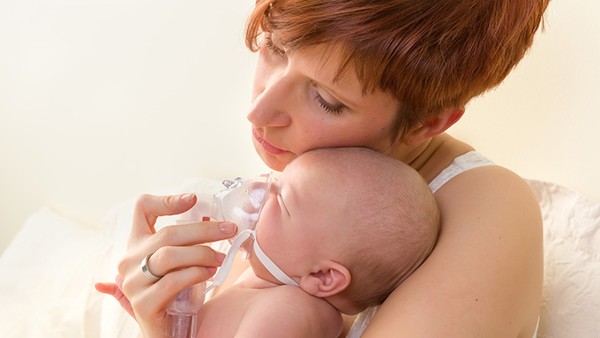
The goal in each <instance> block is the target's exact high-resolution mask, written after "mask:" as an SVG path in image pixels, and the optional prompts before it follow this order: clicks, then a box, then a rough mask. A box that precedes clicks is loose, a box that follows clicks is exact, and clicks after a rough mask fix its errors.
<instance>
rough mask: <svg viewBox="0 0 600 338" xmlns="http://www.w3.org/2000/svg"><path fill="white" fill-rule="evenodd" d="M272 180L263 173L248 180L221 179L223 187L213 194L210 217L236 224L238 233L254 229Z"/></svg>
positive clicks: (269, 175) (270, 176)
mask: <svg viewBox="0 0 600 338" xmlns="http://www.w3.org/2000/svg"><path fill="white" fill-rule="evenodd" d="M272 181H273V177H272V174H263V175H260V176H258V177H255V178H253V179H248V180H242V179H241V178H239V177H237V178H235V179H233V180H226V181H223V185H224V186H225V189H224V190H223V191H220V192H218V193H216V194H215V195H214V196H213V202H212V205H211V208H210V209H211V210H210V217H211V218H213V219H215V220H217V221H226V222H231V223H234V224H236V225H237V227H238V233H240V232H242V231H244V230H248V229H250V230H254V228H255V227H256V222H258V219H259V217H260V212H261V211H262V208H263V206H264V205H265V202H266V200H267V198H268V195H269V191H270V189H271V184H272ZM199 203H200V202H199Z"/></svg>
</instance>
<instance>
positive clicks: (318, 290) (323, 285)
mask: <svg viewBox="0 0 600 338" xmlns="http://www.w3.org/2000/svg"><path fill="white" fill-rule="evenodd" d="M350 280H351V278H350V271H348V269H347V268H346V267H345V266H343V265H341V264H339V263H336V262H334V261H331V260H326V261H323V262H320V264H319V266H318V267H317V268H316V271H315V272H311V273H309V274H307V275H305V276H302V278H300V288H302V289H303V290H304V291H306V292H307V293H308V294H310V295H313V296H315V297H320V298H325V297H329V296H333V295H336V294H338V293H340V292H342V291H344V290H345V289H346V288H347V287H348V285H350Z"/></svg>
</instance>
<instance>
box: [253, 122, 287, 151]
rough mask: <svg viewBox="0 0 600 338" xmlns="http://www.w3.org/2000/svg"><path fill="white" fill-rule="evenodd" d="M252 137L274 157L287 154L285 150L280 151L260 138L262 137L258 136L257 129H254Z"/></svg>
mask: <svg viewBox="0 0 600 338" xmlns="http://www.w3.org/2000/svg"><path fill="white" fill-rule="evenodd" d="M252 135H253V136H254V139H255V140H256V141H257V142H258V143H260V145H261V146H262V147H263V149H265V150H266V151H267V152H269V153H271V154H273V155H280V154H283V153H285V150H283V149H279V148H277V147H275V146H273V145H272V144H270V143H269V142H267V141H265V140H264V139H263V138H262V137H260V135H259V134H258V131H257V130H256V129H255V128H252Z"/></svg>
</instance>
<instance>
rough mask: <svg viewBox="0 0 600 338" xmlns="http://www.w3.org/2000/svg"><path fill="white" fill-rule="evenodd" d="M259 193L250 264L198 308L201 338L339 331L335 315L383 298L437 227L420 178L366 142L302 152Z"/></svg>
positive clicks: (420, 257)
mask: <svg viewBox="0 0 600 338" xmlns="http://www.w3.org/2000/svg"><path fill="white" fill-rule="evenodd" d="M266 198H267V200H266V202H265V205H264V207H263V209H262V213H261V215H260V219H259V220H258V222H257V224H256V232H255V239H254V240H255V241H256V242H257V243H256V244H259V245H258V247H257V245H256V244H255V245H254V246H252V245H250V244H248V243H246V246H245V247H246V248H247V250H248V251H249V253H250V256H249V260H250V264H251V268H249V269H248V270H246V272H245V273H244V274H243V275H242V276H241V277H240V278H238V280H237V281H236V283H235V285H234V286H232V287H231V288H229V289H226V290H225V291H223V292H221V293H220V294H218V295H217V296H215V297H214V298H212V299H211V300H209V301H208V302H206V303H205V304H204V305H203V307H202V308H201V310H200V313H199V316H198V323H199V327H198V332H199V333H200V335H201V336H203V337H234V336H236V337H237V336H240V335H241V336H244V337H283V336H285V337H296V336H297V337H338V336H339V334H340V333H341V331H342V317H341V313H346V314H356V313H358V312H360V311H362V310H364V309H365V308H367V307H369V306H374V305H378V304H381V303H382V302H383V301H384V300H385V299H386V297H387V296H388V295H389V294H390V293H391V292H392V291H393V290H394V289H395V288H396V287H397V286H398V285H399V284H400V283H402V281H404V279H406V278H407V277H408V276H409V275H410V274H411V273H412V272H413V271H415V270H416V269H417V267H419V265H420V264H421V263H422V262H423V261H424V260H425V258H427V256H428V255H429V253H430V252H431V250H432V249H433V246H434V244H435V242H436V239H437V235H438V231H439V215H438V210H437V206H436V203H435V200H434V198H433V194H432V193H431V191H430V190H429V187H428V186H427V184H426V183H425V182H424V180H423V179H422V178H421V176H419V174H418V173H417V172H416V171H414V170H413V169H412V168H410V167H409V166H408V165H406V164H404V163H402V162H401V161H398V160H395V159H392V158H390V157H387V156H385V155H382V154H380V153H377V152H374V151H371V150H368V149H364V148H333V149H319V150H313V151H310V152H307V153H304V154H303V155H301V156H300V157H298V158H297V159H295V160H294V161H293V162H292V163H290V164H289V165H288V166H287V167H286V168H285V170H284V171H283V173H282V174H281V175H280V176H279V177H278V178H277V180H275V181H274V182H273V184H272V186H271V189H270V191H269V192H268V196H267V197H266ZM257 248H258V249H257ZM261 254H262V255H266V256H267V257H268V258H267V260H269V261H270V263H271V264H272V265H273V263H274V264H275V265H276V268H275V270H278V272H279V274H283V278H282V277H281V276H278V277H276V276H277V275H278V273H273V268H272V267H269V268H267V267H265V264H263V262H265V259H264V258H261V257H260V256H261ZM266 265H269V264H266ZM274 275H275V276H274ZM282 280H283V281H284V282H285V283H286V284H289V285H285V284H284V283H282V282H281V281H282Z"/></svg>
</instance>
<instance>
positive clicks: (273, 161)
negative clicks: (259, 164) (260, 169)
mask: <svg viewBox="0 0 600 338" xmlns="http://www.w3.org/2000/svg"><path fill="white" fill-rule="evenodd" d="M254 149H255V150H256V153H257V154H258V156H260V158H261V159H262V161H263V162H264V163H265V164H266V165H267V166H268V167H269V168H271V169H273V170H275V171H283V169H284V168H285V166H286V165H288V164H289V163H290V162H291V161H292V160H293V159H294V158H295V157H296V156H295V155H294V154H293V153H290V152H285V153H283V154H272V153H270V152H268V151H266V150H265V149H264V148H263V147H262V146H261V145H260V144H257V142H254Z"/></svg>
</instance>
